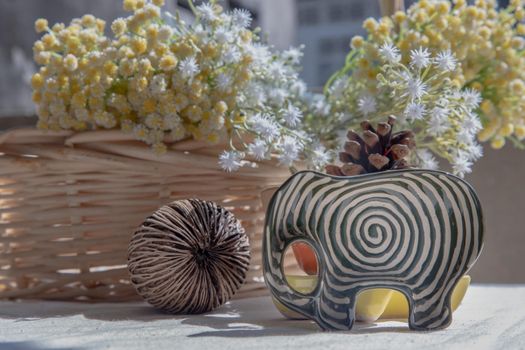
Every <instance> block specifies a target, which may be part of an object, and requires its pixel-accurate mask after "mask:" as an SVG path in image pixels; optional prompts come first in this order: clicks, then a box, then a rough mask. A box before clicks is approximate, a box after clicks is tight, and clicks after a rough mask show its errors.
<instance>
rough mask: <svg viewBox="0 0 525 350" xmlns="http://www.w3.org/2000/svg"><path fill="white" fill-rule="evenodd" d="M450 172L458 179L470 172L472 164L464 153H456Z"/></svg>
mask: <svg viewBox="0 0 525 350" xmlns="http://www.w3.org/2000/svg"><path fill="white" fill-rule="evenodd" d="M452 171H453V172H454V174H456V175H457V176H459V177H464V176H465V174H469V173H471V172H472V162H471V161H470V160H469V159H468V158H467V156H466V155H465V154H464V153H458V154H457V155H456V156H455V157H454V159H453V161H452Z"/></svg>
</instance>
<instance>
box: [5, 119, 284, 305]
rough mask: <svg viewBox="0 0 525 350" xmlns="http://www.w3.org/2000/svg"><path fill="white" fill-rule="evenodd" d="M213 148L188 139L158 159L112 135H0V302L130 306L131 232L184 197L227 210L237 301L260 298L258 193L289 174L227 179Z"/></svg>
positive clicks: (274, 170) (267, 170) (266, 172)
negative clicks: (238, 229)
mask: <svg viewBox="0 0 525 350" xmlns="http://www.w3.org/2000/svg"><path fill="white" fill-rule="evenodd" d="M221 149H223V147H222V146H221V145H218V146H209V145H207V144H203V143H200V142H197V141H193V140H188V141H181V142H177V143H175V144H172V145H171V147H170V150H169V151H168V153H167V154H164V155H162V156H157V155H155V154H154V153H153V152H152V151H151V150H150V149H149V147H148V146H146V145H144V144H142V143H140V142H137V141H134V140H132V139H131V138H130V136H129V135H125V134H123V133H121V132H119V131H94V132H86V133H77V134H74V133H71V132H67V131H64V132H57V133H45V132H42V131H39V130H35V129H20V130H13V131H10V132H7V133H4V134H2V135H0V152H1V153H0V298H32V299H35V298H36V299H59V300H86V301H98V300H100V301H123V300H130V299H135V298H138V297H137V296H136V294H135V291H134V289H133V288H132V286H131V285H130V283H129V280H128V272H127V268H126V254H127V248H128V243H129V239H130V235H131V233H132V232H133V230H134V229H135V228H136V227H137V226H138V225H139V224H140V223H141V222H142V221H143V220H144V218H145V217H146V216H148V215H149V214H150V213H151V212H152V211H154V210H155V209H157V208H158V207H159V206H161V205H162V204H165V203H167V202H170V201H173V200H176V199H181V198H190V197H193V198H200V199H204V200H212V201H216V202H217V203H219V204H221V205H222V206H224V207H226V208H228V209H230V210H231V211H232V212H233V213H234V214H235V215H236V216H237V218H239V219H240V220H241V221H242V224H243V226H244V227H245V229H246V231H247V232H248V234H249V236H250V244H251V249H252V261H251V267H250V271H249V275H248V278H247V281H246V283H245V285H244V286H243V288H242V289H241V290H240V291H239V292H238V293H237V295H236V297H247V296H253V295H258V294H261V293H266V289H265V287H264V283H263V280H262V275H261V264H260V262H261V248H262V242H261V235H262V226H263V224H264V222H263V220H264V208H263V205H262V204H261V201H260V193H261V191H262V190H263V189H265V188H267V187H273V186H276V185H279V184H280V183H281V182H282V181H284V180H285V179H286V178H287V177H288V176H289V171H288V169H284V168H279V167H277V166H276V164H274V161H268V162H267V163H262V164H259V166H258V167H257V168H255V167H243V168H242V169H241V170H240V171H238V172H236V173H232V174H227V173H225V172H223V171H222V170H220V169H219V167H218V165H217V153H218V152H219V150H221Z"/></svg>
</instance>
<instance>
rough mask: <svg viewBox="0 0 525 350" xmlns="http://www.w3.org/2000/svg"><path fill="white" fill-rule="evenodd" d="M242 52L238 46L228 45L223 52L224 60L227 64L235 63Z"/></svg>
mask: <svg viewBox="0 0 525 350" xmlns="http://www.w3.org/2000/svg"><path fill="white" fill-rule="evenodd" d="M240 59H241V53H240V52H239V50H238V49H237V48H236V47H228V48H227V49H226V50H225V51H224V52H223V54H222V60H223V61H224V63H226V64H233V63H237V62H239V60H240Z"/></svg>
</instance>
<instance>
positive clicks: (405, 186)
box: [263, 170, 483, 330]
mask: <svg viewBox="0 0 525 350" xmlns="http://www.w3.org/2000/svg"><path fill="white" fill-rule="evenodd" d="M296 240H303V241H307V242H308V243H310V244H311V245H312V247H313V248H314V249H315V251H316V254H317V256H318V259H319V283H318V284H317V286H316V288H315V289H314V290H313V291H312V292H311V293H309V294H302V293H299V292H298V291H295V290H294V289H293V288H291V287H290V286H289V285H288V284H287V282H286V279H285V277H284V273H283V271H282V259H283V254H284V252H285V251H286V248H287V247H288V245H290V244H291V243H292V242H294V241H296ZM482 245H483V222H482V213H481V206H480V203H479V200H478V198H477V196H476V194H475V192H474V190H473V189H472V187H470V185H468V184H467V183H466V182H465V181H464V180H462V179H460V178H458V177H455V176H453V175H450V174H447V173H444V172H439V171H429V170H402V171H388V172H383V173H378V174H368V175H363V176H353V177H335V176H329V175H325V174H321V173H316V172H312V171H304V172H299V173H297V174H295V175H293V176H292V177H291V178H289V179H288V180H287V181H286V182H285V183H284V184H283V185H282V186H281V187H280V188H279V189H278V190H277V192H276V193H275V194H274V195H273V197H272V200H271V201H270V204H269V206H268V210H267V215H266V224H265V232H264V241H263V263H264V270H265V280H266V284H267V285H268V287H269V288H270V291H271V292H272V294H273V296H274V297H275V298H276V299H277V300H278V301H279V302H281V303H282V304H283V305H285V306H286V307H288V308H290V309H291V310H293V311H296V312H298V313H300V314H302V315H304V316H306V317H308V318H310V319H312V320H314V321H315V322H317V324H319V326H320V327H321V328H323V329H330V330H337V329H339V330H346V329H351V328H352V326H353V323H354V319H355V303H356V296H357V294H358V293H359V292H360V291H362V290H366V289H370V288H391V289H395V290H398V291H400V292H401V293H403V294H405V295H406V297H407V298H408V300H409V308H410V313H409V326H410V328H411V329H414V330H434V329H440V328H444V327H446V326H448V325H449V324H450V322H451V320H452V310H451V307H450V296H451V294H452V291H453V290H454V286H455V285H456V283H457V282H458V281H459V280H460V278H461V276H463V275H464V274H465V273H466V272H467V271H468V270H469V268H470V267H471V266H472V264H474V262H475V261H476V259H477V257H478V256H479V253H480V251H481V249H482Z"/></svg>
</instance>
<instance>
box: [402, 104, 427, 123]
mask: <svg viewBox="0 0 525 350" xmlns="http://www.w3.org/2000/svg"><path fill="white" fill-rule="evenodd" d="M426 113H427V110H426V108H425V106H424V105H422V104H421V103H417V102H410V103H409V104H408V105H407V107H406V109H405V113H404V114H405V117H406V118H407V119H408V120H410V121H414V120H420V119H423V117H424V116H425V114H426Z"/></svg>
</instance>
